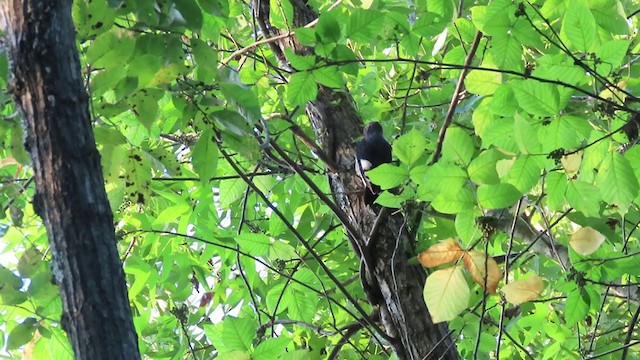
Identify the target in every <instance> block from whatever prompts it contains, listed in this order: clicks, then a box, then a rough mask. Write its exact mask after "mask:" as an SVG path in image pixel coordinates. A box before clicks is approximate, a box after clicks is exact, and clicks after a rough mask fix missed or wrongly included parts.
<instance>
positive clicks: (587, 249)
mask: <svg viewBox="0 0 640 360" xmlns="http://www.w3.org/2000/svg"><path fill="white" fill-rule="evenodd" d="M604 239H605V237H604V235H602V234H601V233H600V232H599V231H598V230H596V229H594V228H592V227H590V226H585V227H583V228H580V230H578V231H576V232H575V233H574V234H573V235H571V239H569V245H571V247H572V248H573V250H575V251H576V252H577V253H578V254H580V255H589V254H592V253H593V252H595V251H596V250H598V248H599V247H600V245H602V243H603V242H604Z"/></svg>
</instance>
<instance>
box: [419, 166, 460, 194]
mask: <svg viewBox="0 0 640 360" xmlns="http://www.w3.org/2000/svg"><path fill="white" fill-rule="evenodd" d="M411 177H412V179H414V181H415V182H416V183H418V184H419V185H420V187H421V188H424V189H423V191H426V192H427V193H428V194H431V195H432V196H435V195H438V194H455V193H457V192H458V191H459V190H460V189H461V188H462V186H463V185H464V184H465V182H466V181H467V179H468V178H467V174H466V172H465V171H464V170H463V169H461V168H460V167H457V166H455V165H449V164H447V165H445V164H443V163H440V162H438V163H435V164H434V165H433V166H426V165H425V166H420V167H416V168H415V171H412V173H411ZM431 199H432V198H423V199H422V200H431Z"/></svg>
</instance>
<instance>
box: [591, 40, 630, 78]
mask: <svg viewBox="0 0 640 360" xmlns="http://www.w3.org/2000/svg"><path fill="white" fill-rule="evenodd" d="M627 49H629V40H621V39H615V40H609V41H606V42H603V43H602V44H601V45H600V47H599V48H598V50H596V56H597V57H598V59H600V61H602V64H601V65H599V66H598V71H599V72H600V70H601V69H602V68H603V66H604V69H606V70H608V71H606V72H605V75H609V74H610V73H611V72H612V71H613V70H614V69H616V68H618V66H620V65H622V62H623V61H624V58H625V57H626V56H627Z"/></svg>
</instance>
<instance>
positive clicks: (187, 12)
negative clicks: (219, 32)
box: [174, 0, 202, 32]
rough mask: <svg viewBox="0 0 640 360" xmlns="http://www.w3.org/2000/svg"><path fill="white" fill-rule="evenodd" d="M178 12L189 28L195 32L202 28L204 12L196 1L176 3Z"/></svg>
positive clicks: (189, 0)
mask: <svg viewBox="0 0 640 360" xmlns="http://www.w3.org/2000/svg"><path fill="white" fill-rule="evenodd" d="M174 4H175V5H176V10H178V11H179V12H180V15H182V17H183V18H184V20H185V23H186V25H187V27H188V28H189V29H191V30H194V31H196V32H197V31H200V29H201V28H202V10H201V9H200V6H198V4H197V3H196V2H195V0H179V1H176V2H174Z"/></svg>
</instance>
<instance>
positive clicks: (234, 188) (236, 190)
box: [219, 179, 247, 210]
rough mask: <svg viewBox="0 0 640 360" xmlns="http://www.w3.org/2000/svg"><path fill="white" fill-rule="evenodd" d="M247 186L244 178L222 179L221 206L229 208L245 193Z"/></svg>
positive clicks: (224, 208)
mask: <svg viewBox="0 0 640 360" xmlns="http://www.w3.org/2000/svg"><path fill="white" fill-rule="evenodd" d="M246 188H247V185H246V184H245V183H244V181H242V179H232V180H220V199H219V201H220V208H221V209H223V210H229V209H230V208H231V205H232V204H233V203H234V202H236V201H238V200H240V198H241V197H242V195H244V192H245V190H246Z"/></svg>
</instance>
